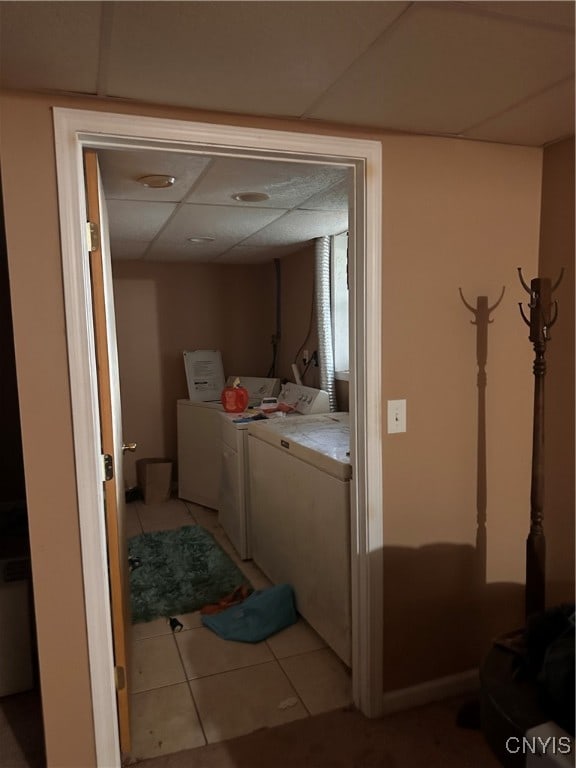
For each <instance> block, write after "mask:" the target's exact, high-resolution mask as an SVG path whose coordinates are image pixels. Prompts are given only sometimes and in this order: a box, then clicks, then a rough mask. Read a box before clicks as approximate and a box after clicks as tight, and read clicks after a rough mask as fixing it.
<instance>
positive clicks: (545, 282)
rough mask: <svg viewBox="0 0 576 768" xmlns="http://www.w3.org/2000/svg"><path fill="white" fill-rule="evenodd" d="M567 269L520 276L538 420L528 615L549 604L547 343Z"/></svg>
mask: <svg viewBox="0 0 576 768" xmlns="http://www.w3.org/2000/svg"><path fill="white" fill-rule="evenodd" d="M563 275H564V269H562V271H561V272H560V277H559V278H558V280H557V281H556V283H555V284H554V285H552V283H551V281H550V279H549V278H547V277H535V278H534V279H533V280H531V282H530V285H528V284H527V283H526V281H525V280H524V278H523V277H522V270H521V268H520V267H518V277H519V278H520V282H521V283H522V285H523V287H524V289H525V290H526V291H527V292H528V293H529V295H530V302H529V304H528V307H529V309H530V317H526V315H525V314H524V310H523V308H522V303H521V302H520V303H519V306H520V314H521V315H522V318H523V320H524V322H525V323H526V325H528V326H529V327H530V335H529V337H528V338H529V339H530V341H531V342H532V344H533V345H534V355H535V357H534V367H533V371H534V423H533V427H532V481H531V487H530V533H529V534H528V539H527V541H526V618H528V617H529V616H531V615H532V614H534V613H540V612H542V611H543V610H544V608H545V604H546V538H545V536H544V526H543V520H544V377H545V375H546V344H547V342H548V341H550V328H552V326H553V325H554V323H555V322H556V319H557V317H558V302H557V301H554V302H553V301H552V294H553V292H554V291H555V290H556V288H558V286H559V285H560V281H561V280H562V277H563Z"/></svg>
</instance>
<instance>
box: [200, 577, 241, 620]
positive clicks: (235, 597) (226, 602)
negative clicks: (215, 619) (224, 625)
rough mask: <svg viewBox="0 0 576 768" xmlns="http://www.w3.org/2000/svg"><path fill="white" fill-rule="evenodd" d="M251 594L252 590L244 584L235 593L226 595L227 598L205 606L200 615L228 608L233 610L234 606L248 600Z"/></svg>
mask: <svg viewBox="0 0 576 768" xmlns="http://www.w3.org/2000/svg"><path fill="white" fill-rule="evenodd" d="M251 592H252V590H251V589H250V587H249V586H248V585H247V584H242V585H241V586H240V587H236V589H235V590H234V592H231V593H230V594H229V595H226V597H223V598H222V599H221V600H219V601H218V602H217V603H210V604H209V605H205V606H203V607H202V608H200V613H203V614H210V613H220V611H225V610H226V608H231V607H232V606H233V605H238V604H239V603H241V602H242V601H243V600H246V598H247V597H248V595H249V594H250V593H251Z"/></svg>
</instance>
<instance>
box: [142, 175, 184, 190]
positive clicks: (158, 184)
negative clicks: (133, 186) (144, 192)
mask: <svg viewBox="0 0 576 768" xmlns="http://www.w3.org/2000/svg"><path fill="white" fill-rule="evenodd" d="M136 181H137V182H138V183H139V184H142V186H143V187H149V188H150V189H168V187H172V186H174V182H175V181H176V178H175V177H174V176H168V175H167V174H162V173H153V174H150V175H149V176H140V178H139V179H136Z"/></svg>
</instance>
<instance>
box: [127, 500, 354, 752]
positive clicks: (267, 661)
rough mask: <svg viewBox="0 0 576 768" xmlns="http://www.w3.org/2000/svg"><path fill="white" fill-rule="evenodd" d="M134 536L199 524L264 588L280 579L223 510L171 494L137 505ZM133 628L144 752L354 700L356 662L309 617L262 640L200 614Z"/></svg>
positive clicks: (137, 723)
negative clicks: (240, 639)
mask: <svg viewBox="0 0 576 768" xmlns="http://www.w3.org/2000/svg"><path fill="white" fill-rule="evenodd" d="M126 513H127V521H126V523H127V531H128V535H129V536H136V535H138V534H139V533H144V532H150V531H159V530H168V529H173V528H179V527H181V526H182V525H194V524H195V523H198V524H199V525H202V526H204V527H205V528H206V529H207V530H209V531H210V533H212V535H213V536H214V537H215V538H216V540H217V541H218V542H219V543H220V544H221V545H222V547H223V548H224V549H225V550H226V552H228V553H229V554H230V555H231V557H233V559H234V561H235V562H236V564H237V565H238V566H239V567H240V568H241V569H242V571H243V572H244V573H245V574H246V576H247V577H248V578H249V579H250V582H251V583H252V585H253V586H254V588H255V589H263V588H265V587H267V586H270V582H269V581H268V579H267V578H266V577H265V576H264V575H263V574H262V572H261V571H260V570H259V569H258V568H257V567H256V566H255V565H254V564H253V563H252V562H243V561H241V560H240V559H239V558H238V557H237V556H236V554H235V552H234V550H233V548H232V547H231V545H230V542H229V541H228V538H227V537H226V534H225V533H224V531H223V530H222V528H221V526H220V525H219V524H218V517H217V514H216V512H214V511H212V510H208V509H205V508H203V507H199V506H196V505H195V504H190V503H188V502H182V501H179V500H178V499H171V500H170V501H169V502H164V503H163V504H158V505H146V504H144V503H143V502H141V501H134V502H131V503H130V504H128V505H127V507H126ZM177 618H178V619H179V621H180V622H181V623H182V625H183V629H182V631H181V632H178V633H173V632H172V630H171V628H170V625H169V624H168V622H167V621H165V620H164V619H156V620H155V621H151V622H148V623H144V624H135V625H133V627H132V659H131V679H132V738H133V753H132V757H133V758H134V759H144V758H147V757H155V756H158V755H163V754H169V753H171V752H177V751H179V750H182V749H187V748H190V747H197V746H202V745H203V744H206V743H214V742H218V741H223V740H225V739H230V738H233V737H235V736H240V735H242V734H245V733H250V732H252V731H255V730H258V729H259V728H263V727H269V726H273V725H280V724H282V723H286V722H289V721H291V720H297V719H299V718H303V717H309V716H310V715H315V714H318V713H320V712H326V711H329V710H332V709H337V708H339V707H343V706H346V705H347V704H349V703H351V701H352V693H351V678H350V673H349V670H347V669H346V668H345V667H344V665H343V664H342V663H341V662H340V660H339V659H338V658H337V656H336V655H335V654H333V653H332V651H331V650H330V649H329V648H327V647H326V645H325V643H324V642H323V640H322V639H321V638H320V637H319V636H318V635H317V634H316V633H315V632H314V630H312V629H311V628H310V627H309V626H308V625H307V624H306V622H305V621H303V620H302V619H300V620H299V622H298V623H297V624H294V625H293V626H292V627H289V628H288V629H285V630H284V631H282V632H279V633H278V634H276V635H274V636H273V637H270V638H268V640H266V641H264V642H262V643H257V644H254V645H251V644H244V643H234V642H229V641H227V640H222V639H221V638H219V637H218V636H217V635H215V634H214V633H213V632H211V631H210V630H208V629H206V628H205V627H203V626H202V622H201V617H200V614H199V613H198V612H196V613H191V614H186V615H183V616H178V617H177Z"/></svg>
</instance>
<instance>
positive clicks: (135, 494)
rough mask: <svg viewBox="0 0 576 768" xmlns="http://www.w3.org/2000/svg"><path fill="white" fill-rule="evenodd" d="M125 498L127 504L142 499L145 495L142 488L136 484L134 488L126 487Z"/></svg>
mask: <svg viewBox="0 0 576 768" xmlns="http://www.w3.org/2000/svg"><path fill="white" fill-rule="evenodd" d="M125 498H126V504H130V503H131V502H133V501H142V499H143V498H144V497H143V496H142V491H141V490H140V488H139V487H138V486H137V485H135V486H133V487H132V488H126V493H125Z"/></svg>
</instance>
